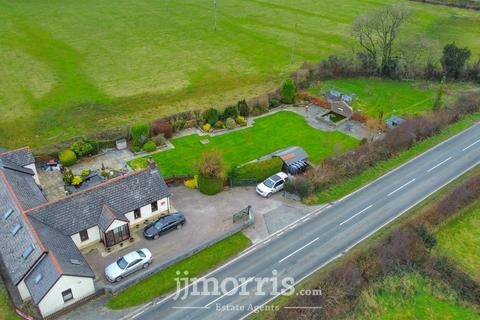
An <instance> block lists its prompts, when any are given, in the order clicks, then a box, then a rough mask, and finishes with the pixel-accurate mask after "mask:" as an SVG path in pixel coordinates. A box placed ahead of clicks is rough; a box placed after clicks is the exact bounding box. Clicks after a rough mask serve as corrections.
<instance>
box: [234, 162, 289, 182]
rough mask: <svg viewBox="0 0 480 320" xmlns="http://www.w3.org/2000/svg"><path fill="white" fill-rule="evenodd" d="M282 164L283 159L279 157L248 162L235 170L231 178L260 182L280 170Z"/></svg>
mask: <svg viewBox="0 0 480 320" xmlns="http://www.w3.org/2000/svg"><path fill="white" fill-rule="evenodd" d="M282 166H283V161H282V159H280V158H279V157H273V158H271V159H268V160H262V161H256V162H252V163H248V164H246V165H244V166H241V167H240V168H238V169H237V170H236V174H235V175H234V177H233V179H238V180H255V181H257V182H261V181H263V180H265V179H266V178H268V177H270V176H271V175H273V174H275V173H277V172H279V171H281V170H282Z"/></svg>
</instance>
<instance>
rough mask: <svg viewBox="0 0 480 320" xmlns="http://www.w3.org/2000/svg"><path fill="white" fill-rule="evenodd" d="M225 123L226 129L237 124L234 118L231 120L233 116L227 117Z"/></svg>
mask: <svg viewBox="0 0 480 320" xmlns="http://www.w3.org/2000/svg"><path fill="white" fill-rule="evenodd" d="M225 124H226V125H227V128H228V129H233V128H235V127H236V126H237V123H236V122H235V120H233V118H227V121H226V123H225Z"/></svg>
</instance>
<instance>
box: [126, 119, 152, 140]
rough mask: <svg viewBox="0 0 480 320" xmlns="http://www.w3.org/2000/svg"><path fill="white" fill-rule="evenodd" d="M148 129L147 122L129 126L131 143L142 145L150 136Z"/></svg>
mask: <svg viewBox="0 0 480 320" xmlns="http://www.w3.org/2000/svg"><path fill="white" fill-rule="evenodd" d="M150 131H151V130H150V125H149V124H147V123H145V124H136V125H133V126H132V127H131V128H130V136H131V138H132V140H133V143H134V144H135V145H137V146H143V145H144V144H145V143H146V142H147V141H148V139H149V138H150Z"/></svg>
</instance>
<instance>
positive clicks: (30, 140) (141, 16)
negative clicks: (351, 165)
mask: <svg viewBox="0 0 480 320" xmlns="http://www.w3.org/2000/svg"><path fill="white" fill-rule="evenodd" d="M398 2H399V1H396V0H371V1H358V0H344V1H336V0H322V1H312V0H298V1H295V2H292V1H290V0H275V1H273V0H250V1H237V0H222V1H219V2H218V6H217V11H218V30H217V31H216V32H215V31H214V30H213V8H212V1H207V0H203V1H199V0H178V1H157V0H135V1H133V0H123V1H107V0H85V1H77V0H51V1H12V0H0V74H1V75H2V81H1V83H0V114H1V115H2V116H1V117H0V145H1V146H4V147H9V148H13V147H20V146H23V145H26V144H28V145H30V146H32V147H34V148H39V147H41V146H44V145H46V144H51V143H54V142H57V141H59V140H64V139H67V138H71V137H75V136H77V135H80V134H85V133H88V132H92V131H96V130H98V129H99V128H102V129H103V128H108V127H115V126H118V125H124V124H131V123H134V122H140V121H145V120H146V119H152V118H158V117H161V116H163V115H166V114H172V113H174V112H178V111H181V110H188V109H196V108H206V107H211V106H216V107H222V106H224V105H226V104H229V103H231V102H234V101H236V100H239V99H240V98H248V97H252V96H254V95H257V94H259V93H264V92H265V91H266V90H271V89H272V88H274V87H276V86H277V85H278V84H279V83H280V82H281V81H282V80H283V79H284V78H285V77H286V76H288V74H289V73H290V72H291V71H292V70H295V69H296V68H298V67H299V66H300V65H301V64H302V63H303V62H304V61H318V60H319V59H320V58H326V57H328V56H329V55H331V54H341V53H344V52H347V53H350V52H351V44H352V38H351V35H350V25H351V23H352V21H353V20H354V19H355V17H356V16H357V15H359V14H361V13H363V12H366V11H368V10H372V9H375V8H379V7H380V6H383V5H386V4H389V3H398ZM401 2H402V3H405V5H406V6H408V7H410V8H411V9H412V10H413V15H412V18H411V20H410V22H409V23H408V25H407V26H406V28H405V31H404V33H403V34H409V35H411V34H419V33H423V34H425V35H426V36H428V37H430V38H431V39H433V40H436V41H438V44H439V50H440V48H441V47H442V46H443V45H445V44H446V43H448V42H453V41H455V43H456V44H457V45H459V46H469V47H470V48H471V49H472V51H473V55H472V58H473V57H477V56H478V53H480V41H478V39H479V36H480V29H479V28H478V25H479V23H480V13H478V12H475V11H472V10H463V9H456V8H447V7H442V6H432V5H425V4H421V3H413V2H410V1H407V0H401ZM294 45H295V55H294V59H293V60H292V46H294ZM438 53H439V51H437V52H432V54H438Z"/></svg>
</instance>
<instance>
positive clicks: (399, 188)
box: [387, 178, 417, 197]
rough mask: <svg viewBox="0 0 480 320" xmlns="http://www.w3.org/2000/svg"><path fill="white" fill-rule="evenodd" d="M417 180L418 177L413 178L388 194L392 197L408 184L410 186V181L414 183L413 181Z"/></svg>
mask: <svg viewBox="0 0 480 320" xmlns="http://www.w3.org/2000/svg"><path fill="white" fill-rule="evenodd" d="M415 180H417V178H413V179H412V180H410V181H408V182H407V183H405V184H404V185H403V186H401V187H398V188H397V189H395V190H393V191H392V192H390V193H389V194H388V195H387V196H388V197H390V196H391V195H392V194H394V193H395V192H397V191H399V190H402V189H403V188H405V187H406V186H408V185H409V184H410V183H412V182H413V181H415Z"/></svg>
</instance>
